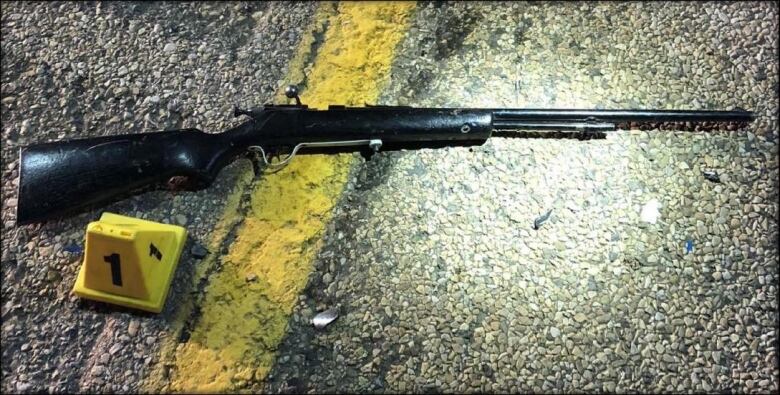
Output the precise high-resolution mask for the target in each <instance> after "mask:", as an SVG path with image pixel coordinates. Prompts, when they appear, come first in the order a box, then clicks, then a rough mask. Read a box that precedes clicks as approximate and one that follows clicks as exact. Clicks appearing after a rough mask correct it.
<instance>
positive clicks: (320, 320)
mask: <svg viewBox="0 0 780 395" xmlns="http://www.w3.org/2000/svg"><path fill="white" fill-rule="evenodd" d="M336 318H339V311H338V310H337V309H335V308H330V309H327V310H325V311H323V312H321V313H319V314H317V315H315V316H314V318H312V320H311V324H312V325H314V327H315V328H317V329H322V328H324V327H326V326H328V324H330V323H331V322H333V321H335V320H336Z"/></svg>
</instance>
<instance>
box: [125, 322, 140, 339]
mask: <svg viewBox="0 0 780 395" xmlns="http://www.w3.org/2000/svg"><path fill="white" fill-rule="evenodd" d="M139 326H140V324H139V323H138V321H136V320H132V321H130V324H129V325H128V326H127V334H128V335H130V336H131V337H135V335H136V334H138V327H139Z"/></svg>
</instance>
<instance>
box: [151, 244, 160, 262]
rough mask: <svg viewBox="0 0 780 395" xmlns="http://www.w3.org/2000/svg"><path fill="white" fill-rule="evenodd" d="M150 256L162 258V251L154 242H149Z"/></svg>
mask: <svg viewBox="0 0 780 395" xmlns="http://www.w3.org/2000/svg"><path fill="white" fill-rule="evenodd" d="M149 256H153V257H155V258H157V260H158V261H161V260H162V252H160V250H158V249H157V247H155V246H154V244H152V243H149Z"/></svg>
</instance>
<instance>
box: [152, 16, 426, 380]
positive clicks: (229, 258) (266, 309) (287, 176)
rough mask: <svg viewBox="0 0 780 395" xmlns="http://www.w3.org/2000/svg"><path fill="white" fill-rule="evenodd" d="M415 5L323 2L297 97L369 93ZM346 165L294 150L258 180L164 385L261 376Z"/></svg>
mask: <svg viewBox="0 0 780 395" xmlns="http://www.w3.org/2000/svg"><path fill="white" fill-rule="evenodd" d="M414 6H415V4H414V3H396V2H388V3H351V2H350V3H340V4H339V5H338V6H337V7H334V5H332V4H323V5H322V6H321V7H320V10H319V11H318V15H317V19H318V20H319V21H320V22H322V21H323V20H324V18H327V20H328V30H327V32H326V34H325V40H324V42H323V44H322V46H321V48H320V50H319V53H318V54H317V56H316V58H315V61H314V62H313V67H312V68H311V70H310V72H309V73H308V81H307V86H308V88H307V89H306V90H305V91H304V92H302V95H301V98H302V100H303V101H304V103H306V104H308V105H310V106H312V107H317V108H323V107H325V106H326V105H328V104H344V105H362V104H363V103H372V102H376V100H377V98H378V96H379V92H380V90H381V88H382V87H383V85H384V83H385V82H386V80H387V77H388V73H389V71H390V64H391V62H392V59H393V54H394V50H395V48H396V46H397V44H398V42H399V41H400V40H401V38H402V37H403V33H404V31H405V29H406V26H407V22H408V20H409V17H410V15H411V13H412V10H413V9H414ZM310 47H311V39H309V40H304V41H303V42H302V44H301V49H300V51H299V55H300V54H305V52H306V51H307V50H309V49H310ZM305 58H306V56H304V55H301V56H298V57H297V59H298V60H297V61H298V62H302V60H301V59H305ZM302 66H306V65H303V64H300V63H299V64H295V62H294V63H293V64H292V65H291V69H292V70H294V71H292V72H291V73H290V76H289V77H290V78H289V80H290V81H300V78H296V71H295V70H297V73H300V70H301V69H303V67H302ZM298 77H300V74H298ZM351 166H352V156H350V155H338V156H324V155H314V156H303V157H297V158H295V159H294V160H293V161H292V163H291V164H290V165H288V166H287V167H286V168H285V169H284V170H282V171H280V172H278V173H274V174H269V175H267V176H265V177H264V179H263V180H262V181H261V182H260V183H258V185H257V186H256V187H255V188H254V190H253V191H252V197H251V210H250V212H249V213H248V214H247V217H246V218H245V219H244V222H243V224H242V225H241V227H240V229H239V230H238V232H237V235H236V239H235V241H234V242H233V244H232V245H231V246H230V250H229V252H228V254H227V255H226V256H224V257H222V270H221V271H220V272H219V273H217V274H216V275H215V276H213V278H212V279H211V281H210V283H209V285H208V287H207V289H206V295H205V298H204V300H203V302H202V304H201V315H200V317H199V319H198V321H197V323H196V324H195V325H194V327H193V328H192V331H191V335H190V338H189V340H188V341H187V342H186V343H182V344H179V345H178V346H177V348H176V350H175V355H174V356H173V358H167V357H166V355H163V361H161V363H160V365H163V366H165V365H169V366H170V367H171V371H170V385H169V386H168V387H167V389H169V390H172V391H185V392H193V391H194V392H224V391H235V390H237V389H242V388H248V387H249V386H250V385H251V384H252V383H257V382H259V381H262V380H263V379H264V378H265V376H266V374H267V373H268V371H269V370H270V368H271V366H272V363H273V360H274V356H275V354H276V349H277V347H278V345H279V343H280V341H281V340H282V337H283V336H284V333H285V330H286V327H287V321H288V318H289V315H290V313H291V311H292V308H293V307H294V305H295V301H296V298H297V296H298V294H299V293H300V292H301V290H302V289H303V288H304V287H305V285H306V281H307V279H308V275H309V273H310V271H311V262H312V259H313V258H314V256H315V254H316V252H317V250H318V249H319V246H320V237H321V235H322V232H323V229H324V228H325V224H326V223H327V221H328V220H329V218H330V212H331V209H332V208H333V206H334V205H335V204H336V202H337V201H338V198H339V196H340V194H341V191H342V190H343V187H344V185H345V183H346V180H347V175H348V173H349V170H350V168H351ZM174 333H175V332H174ZM175 340H176V339H172V341H175ZM158 388H159V387H158Z"/></svg>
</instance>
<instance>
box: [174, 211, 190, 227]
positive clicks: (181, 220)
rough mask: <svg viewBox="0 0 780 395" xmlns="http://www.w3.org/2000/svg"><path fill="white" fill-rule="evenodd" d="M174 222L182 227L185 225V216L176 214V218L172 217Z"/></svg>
mask: <svg viewBox="0 0 780 395" xmlns="http://www.w3.org/2000/svg"><path fill="white" fill-rule="evenodd" d="M174 220H175V221H176V223H177V224H179V225H182V226H184V225H187V216H186V215H184V214H176V216H175V217H174Z"/></svg>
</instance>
